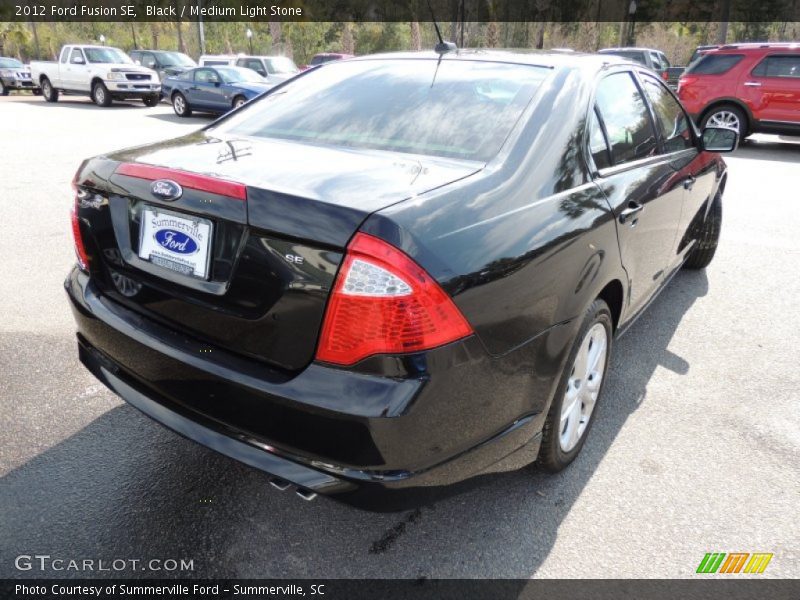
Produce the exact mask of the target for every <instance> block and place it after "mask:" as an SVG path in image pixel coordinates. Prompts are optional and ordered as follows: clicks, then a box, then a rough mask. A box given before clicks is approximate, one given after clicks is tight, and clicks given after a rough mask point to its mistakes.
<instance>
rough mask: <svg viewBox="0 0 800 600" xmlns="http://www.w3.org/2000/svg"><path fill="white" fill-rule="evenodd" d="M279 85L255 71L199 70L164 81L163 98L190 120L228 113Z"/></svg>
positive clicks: (224, 68) (217, 68)
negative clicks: (200, 114)
mask: <svg viewBox="0 0 800 600" xmlns="http://www.w3.org/2000/svg"><path fill="white" fill-rule="evenodd" d="M274 85H275V84H273V83H270V82H269V81H267V80H266V79H265V78H264V77H262V76H261V75H259V74H258V73H256V72H255V71H253V70H251V69H244V68H241V67H227V66H226V67H197V68H196V69H190V70H189V71H184V72H183V73H181V74H180V75H176V76H174V77H167V78H166V79H164V81H162V82H161V96H162V97H163V98H165V99H167V100H169V101H170V103H171V104H172V108H173V109H174V110H175V114H176V115H178V116H179V117H188V116H189V115H191V114H192V111H193V110H196V111H198V112H210V113H218V114H221V113H226V112H228V111H229V110H231V109H233V108H239V107H240V106H241V105H242V104H244V103H245V102H247V101H248V100H251V99H253V98H255V97H256V96H258V95H260V94H263V93H264V92H266V91H267V90H268V89H270V88H272V87H273V86H274Z"/></svg>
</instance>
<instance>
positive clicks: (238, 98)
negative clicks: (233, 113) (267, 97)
mask: <svg viewBox="0 0 800 600" xmlns="http://www.w3.org/2000/svg"><path fill="white" fill-rule="evenodd" d="M245 103H247V98H245V97H244V96H236V98H234V99H233V104H232V105H231V106H232V107H233V108H234V109H236V108H239V107H240V106H242V105H244V104H245Z"/></svg>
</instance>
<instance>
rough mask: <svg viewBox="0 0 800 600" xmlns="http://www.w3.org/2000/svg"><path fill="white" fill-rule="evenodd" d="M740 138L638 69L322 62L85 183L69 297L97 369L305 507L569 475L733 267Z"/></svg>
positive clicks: (496, 59)
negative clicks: (680, 305) (660, 323)
mask: <svg viewBox="0 0 800 600" xmlns="http://www.w3.org/2000/svg"><path fill="white" fill-rule="evenodd" d="M736 144H737V134H736V132H735V131H732V130H728V129H722V128H708V129H706V130H705V131H703V132H702V133H700V132H698V131H697V130H696V129H695V127H694V125H693V124H692V122H691V120H690V119H689V117H688V115H687V114H686V112H685V111H684V110H683V108H682V107H681V105H680V103H679V102H678V101H677V100H676V98H675V96H674V95H673V94H672V92H671V91H670V90H669V89H668V88H667V87H666V85H665V84H664V82H663V81H661V80H660V79H659V78H658V77H657V76H656V75H654V74H653V73H652V72H650V71H649V70H647V69H645V68H644V67H641V66H637V65H635V64H632V63H626V62H624V61H623V60H621V59H617V58H614V57H608V56H601V55H579V54H576V53H557V52H556V53H532V54H524V53H502V52H473V51H454V52H446V53H441V54H438V53H434V52H423V53H409V54H390V55H379V56H372V57H364V58H358V59H351V60H345V61H339V62H335V63H330V64H328V65H325V66H324V67H322V68H318V69H311V70H309V71H306V72H305V73H303V74H301V75H299V76H298V77H295V78H294V79H292V80H289V81H288V82H285V83H283V84H281V85H279V86H276V87H275V88H273V89H272V90H270V91H269V92H267V93H266V94H264V95H263V96H262V97H260V98H258V99H256V100H254V101H252V102H250V103H248V104H247V105H245V106H244V107H242V108H240V109H237V110H235V111H233V112H231V113H229V114H228V115H227V116H226V117H223V118H222V119H220V120H217V121H215V122H213V123H211V124H210V125H209V126H207V127H205V128H204V129H202V130H200V131H198V132H195V133H192V134H190V135H187V136H184V137H181V138H178V139H173V140H169V141H165V142H161V143H157V144H153V145H148V146H142V147H137V148H132V149H128V150H122V151H120V152H116V153H111V154H108V155H104V156H99V157H96V158H92V159H90V160H87V161H85V162H84V163H83V164H82V165H81V167H80V169H79V170H78V172H77V174H76V176H75V182H74V185H75V189H76V199H75V209H74V213H73V221H72V226H73V231H74V235H75V246H76V253H77V256H78V263H77V265H76V266H75V268H74V269H73V270H72V272H71V273H70V274H69V276H68V278H67V280H66V283H65V286H66V289H67V292H68V294H69V297H70V299H71V305H72V308H73V312H74V315H75V318H76V319H77V323H78V334H77V335H78V346H79V352H80V358H81V361H82V362H83V364H84V365H85V366H86V367H87V368H88V369H89V370H90V371H91V372H92V373H94V374H95V375H96V376H97V377H98V378H99V379H100V380H101V381H102V382H103V383H104V384H105V385H107V386H108V387H109V388H110V389H112V390H113V391H114V392H116V393H117V394H118V395H119V396H121V397H122V398H123V399H124V400H126V401H127V402H129V403H130V404H132V405H133V406H135V407H136V408H138V409H139V410H141V411H142V412H144V413H145V414H147V415H149V416H150V417H152V418H153V419H155V420H156V421H159V422H161V423H162V424H164V425H166V426H167V427H169V428H171V429H173V430H174V431H176V432H178V433H180V434H182V435H184V436H186V437H188V438H190V439H193V440H195V441H197V442H199V443H201V444H204V445H206V446H208V447H210V448H213V449H215V450H217V451H219V452H221V453H224V454H226V455H228V456H231V457H233V458H235V459H238V460H240V461H242V462H244V463H247V464H249V465H252V466H254V467H257V468H259V469H262V470H263V471H266V472H268V473H269V474H271V477H272V479H271V481H272V482H273V483H274V484H275V485H276V486H277V487H289V486H293V487H294V488H295V489H296V491H298V493H299V494H300V495H301V496H303V497H305V498H311V497H313V496H314V495H315V494H317V493H324V494H330V495H334V494H335V495H338V497H340V498H343V499H348V500H353V501H355V500H357V499H359V498H360V497H367V496H370V497H373V495H372V492H375V491H378V492H383V491H394V492H397V491H400V490H406V491H419V490H426V489H427V490H430V489H436V488H438V487H439V486H444V485H447V484H450V483H454V482H457V481H461V480H465V479H468V478H471V477H473V476H475V475H478V474H481V473H487V472H493V471H500V470H509V469H513V468H518V467H520V466H522V465H525V464H528V463H530V462H532V461H534V460H538V462H539V463H540V464H541V465H543V467H545V468H546V469H548V470H551V471H558V470H560V469H563V468H564V467H566V466H567V465H569V464H570V462H572V461H573V459H575V457H576V455H577V454H578V453H579V452H580V450H581V448H582V446H583V444H584V442H585V440H586V438H587V436H588V433H589V429H590V427H591V425H592V420H593V419H592V417H593V415H595V413H596V407H597V404H598V402H601V401H602V392H603V383H604V381H605V379H606V377H607V371H608V369H607V367H608V362H609V356H610V354H611V351H612V344H613V340H614V339H615V337H616V336H618V335H619V334H620V333H621V332H622V331H624V330H625V329H626V328H627V327H628V326H629V325H630V324H631V323H632V322H633V320H634V319H635V318H636V317H637V315H639V314H640V313H641V311H642V310H644V309H645V308H646V306H647V305H648V303H649V302H650V301H651V300H652V299H653V298H654V296H655V295H656V294H657V293H658V292H659V291H660V290H661V289H662V288H663V286H664V285H666V283H667V282H668V281H669V280H670V278H671V277H672V276H673V274H675V273H676V271H677V270H678V269H680V268H681V267H689V268H696V269H697V268H704V267H705V266H706V265H708V264H709V262H710V261H711V259H712V257H713V255H714V251H715V249H716V246H717V240H718V237H719V232H720V222H721V210H722V206H721V202H722V194H723V190H724V188H725V182H726V167H725V163H724V162H723V160H722V159H721V158H720V156H719V154H718V152H724V151H731V150H733V149H735V147H736ZM379 495H381V496H387V495H388V496H392V495H393V494H391V493H390V494H379Z"/></svg>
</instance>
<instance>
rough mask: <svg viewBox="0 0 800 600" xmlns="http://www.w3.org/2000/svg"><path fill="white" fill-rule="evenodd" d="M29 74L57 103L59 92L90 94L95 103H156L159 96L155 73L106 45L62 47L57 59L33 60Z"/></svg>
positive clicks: (159, 89) (49, 97)
mask: <svg viewBox="0 0 800 600" xmlns="http://www.w3.org/2000/svg"><path fill="white" fill-rule="evenodd" d="M31 73H32V76H33V81H35V82H38V83H39V85H40V86H41V89H42V95H43V96H44V98H45V100H47V101H48V102H56V101H57V100H58V95H59V93H63V94H78V95H82V96H90V97H91V98H92V100H94V102H95V104H97V105H98V106H110V105H111V102H112V100H126V99H128V98H140V99H141V100H142V102H144V104H145V106H155V105H156V104H158V102H159V100H160V98H161V82H160V81H159V79H158V74H157V73H156V72H155V71H153V70H152V69H148V68H146V67H142V66H139V65H137V64H134V62H133V61H132V60H131V59H130V58H129V57H128V55H127V54H125V53H124V52H123V51H122V50H120V49H119V48H111V47H109V46H84V45H69V46H64V47H63V48H62V49H61V54H60V55H59V59H58V62H49V61H48V62H44V61H33V62H31Z"/></svg>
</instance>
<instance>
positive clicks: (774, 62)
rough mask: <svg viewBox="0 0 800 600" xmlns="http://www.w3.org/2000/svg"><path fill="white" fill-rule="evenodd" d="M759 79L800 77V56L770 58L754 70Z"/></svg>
mask: <svg viewBox="0 0 800 600" xmlns="http://www.w3.org/2000/svg"><path fill="white" fill-rule="evenodd" d="M753 75H757V76H759V77H800V54H797V55H791V56H768V57H766V58H765V59H764V60H762V61H761V62H760V63H758V66H757V67H756V68H755V69H753Z"/></svg>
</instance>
